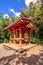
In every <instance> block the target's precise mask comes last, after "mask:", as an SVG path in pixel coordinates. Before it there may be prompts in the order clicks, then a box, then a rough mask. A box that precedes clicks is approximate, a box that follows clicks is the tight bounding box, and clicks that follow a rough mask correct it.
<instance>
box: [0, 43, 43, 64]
mask: <svg viewBox="0 0 43 65" xmlns="http://www.w3.org/2000/svg"><path fill="white" fill-rule="evenodd" d="M0 65H43V45H37V46H35V47H33V48H31V49H28V50H27V51H25V52H24V53H22V54H20V53H19V52H16V51H14V50H11V49H5V48H4V47H3V44H0Z"/></svg>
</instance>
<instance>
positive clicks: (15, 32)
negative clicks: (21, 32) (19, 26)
mask: <svg viewBox="0 0 43 65" xmlns="http://www.w3.org/2000/svg"><path fill="white" fill-rule="evenodd" d="M15 38H16V30H14V43H15Z"/></svg>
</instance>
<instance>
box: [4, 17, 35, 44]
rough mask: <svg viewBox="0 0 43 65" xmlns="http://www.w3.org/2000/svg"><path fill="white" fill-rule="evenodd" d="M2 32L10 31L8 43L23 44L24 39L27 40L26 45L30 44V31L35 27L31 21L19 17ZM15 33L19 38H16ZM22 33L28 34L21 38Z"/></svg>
mask: <svg viewBox="0 0 43 65" xmlns="http://www.w3.org/2000/svg"><path fill="white" fill-rule="evenodd" d="M4 30H8V31H10V43H12V40H13V44H15V43H16V40H19V44H23V41H24V39H27V40H28V43H30V31H31V30H35V25H34V23H33V22H32V20H30V19H27V18H23V17H21V18H19V19H18V20H17V21H16V22H14V23H12V24H11V25H9V26H7V27H5V28H4ZM17 32H18V34H19V37H16V33H17ZM12 33H13V37H12ZM24 33H27V34H28V37H27V38H24V37H23V35H24Z"/></svg>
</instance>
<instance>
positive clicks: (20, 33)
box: [19, 28, 22, 44]
mask: <svg viewBox="0 0 43 65" xmlns="http://www.w3.org/2000/svg"><path fill="white" fill-rule="evenodd" d="M19 37H20V41H19V43H20V44H22V31H21V28H20V29H19Z"/></svg>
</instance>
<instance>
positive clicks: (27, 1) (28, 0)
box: [25, 0, 36, 6]
mask: <svg viewBox="0 0 43 65" xmlns="http://www.w3.org/2000/svg"><path fill="white" fill-rule="evenodd" d="M30 2H36V0H25V4H26V6H28V5H29V3H30Z"/></svg>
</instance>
